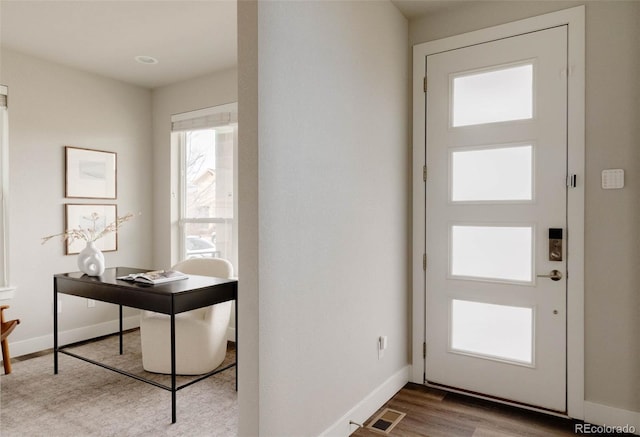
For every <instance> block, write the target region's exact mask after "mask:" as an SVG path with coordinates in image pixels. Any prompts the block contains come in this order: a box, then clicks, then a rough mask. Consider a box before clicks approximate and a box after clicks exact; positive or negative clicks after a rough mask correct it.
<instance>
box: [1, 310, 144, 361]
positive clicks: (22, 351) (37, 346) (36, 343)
mask: <svg viewBox="0 0 640 437" xmlns="http://www.w3.org/2000/svg"><path fill="white" fill-rule="evenodd" d="M122 326H123V329H133V328H137V327H138V326H140V316H138V315H135V316H129V317H125V318H123V319H122ZM114 332H118V320H110V321H108V322H103V323H98V324H96V325H90V326H83V327H81V328H75V329H70V330H68V331H60V332H59V333H58V341H59V342H60V344H61V345H64V344H68V343H74V342H77V341H83V340H88V339H90V338H94V337H100V336H102V335H108V334H113V333H114ZM51 348H53V333H51V334H47V335H43V336H41V337H34V338H28V339H26V340H21V341H16V342H13V343H9V350H10V351H11V356H12V357H14V358H15V357H20V356H22V355H27V354H32V353H35V352H40V351H44V350H47V349H51Z"/></svg>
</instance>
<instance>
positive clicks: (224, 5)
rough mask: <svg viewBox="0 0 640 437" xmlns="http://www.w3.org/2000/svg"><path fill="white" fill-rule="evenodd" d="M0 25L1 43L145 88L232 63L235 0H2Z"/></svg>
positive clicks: (203, 72) (231, 64)
mask: <svg viewBox="0 0 640 437" xmlns="http://www.w3.org/2000/svg"><path fill="white" fill-rule="evenodd" d="M0 25H1V27H0V42H1V44H2V46H3V47H6V48H9V49H12V50H16V51H19V52H23V53H27V54H30V55H33V56H36V57H40V58H43V59H47V60H49V61H52V62H56V63H60V64H64V65H68V66H71V67H74V68H78V69H81V70H85V71H89V72H93V73H97V74H100V75H103V76H107V77H111V78H114V79H117V80H121V81H124V82H128V83H132V84H135V85H139V86H143V87H147V88H155V87H159V86H164V85H168V84H171V83H176V82H179V81H182V80H186V79H190V78H193V77H197V76H202V75H204V74H207V73H210V72H213V71H218V70H223V69H227V68H231V67H234V66H235V65H237V25H236V2H235V0H196V1H190V0H159V1H156V0H147V1H132V0H92V1H86V0H85V1H61V0H37V1H25V0H1V1H0ZM139 55H144V56H151V57H154V58H156V59H157V60H158V61H159V62H158V63H157V64H155V65H147V64H141V63H138V62H136V61H135V59H134V58H135V57H136V56H139Z"/></svg>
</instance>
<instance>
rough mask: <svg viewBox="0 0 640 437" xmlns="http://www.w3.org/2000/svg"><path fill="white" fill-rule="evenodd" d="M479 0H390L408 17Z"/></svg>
mask: <svg viewBox="0 0 640 437" xmlns="http://www.w3.org/2000/svg"><path fill="white" fill-rule="evenodd" d="M476 1H481V0H391V3H393V4H394V5H395V6H396V7H397V8H398V9H399V10H400V12H402V14H403V15H404V16H405V17H407V18H408V19H412V18H416V17H420V16H423V15H428V14H433V13H436V12H440V11H443V10H446V9H451V8H455V7H459V6H463V5H465V4H469V3H473V2H476Z"/></svg>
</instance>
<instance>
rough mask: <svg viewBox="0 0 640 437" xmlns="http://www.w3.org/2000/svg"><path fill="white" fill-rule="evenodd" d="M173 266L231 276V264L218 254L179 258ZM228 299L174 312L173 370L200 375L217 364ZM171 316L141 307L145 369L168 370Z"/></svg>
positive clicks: (224, 342) (224, 341)
mask: <svg viewBox="0 0 640 437" xmlns="http://www.w3.org/2000/svg"><path fill="white" fill-rule="evenodd" d="M173 269H174V270H178V271H180V272H183V273H186V274H187V275H201V276H214V277H217V278H230V277H231V276H233V266H232V265H231V263H230V262H229V261H227V260H224V259H220V258H194V259H188V260H186V261H182V262H180V263H178V264H176V265H175V266H174V267H173ZM230 318H231V302H223V303H219V304H217V305H213V306H210V307H207V308H200V309H197V310H193V311H187V312H184V313H180V314H176V373H177V374H179V375H200V374H203V373H207V372H210V371H212V370H214V369H215V368H216V367H218V366H219V365H220V364H221V363H222V361H224V358H225V356H226V353H227V328H228V326H229V320H230ZM170 325H171V324H170V317H169V316H167V315H165V314H158V313H154V312H151V311H143V313H142V315H141V319H140V338H141V340H142V367H144V369H145V370H146V371H148V372H155V373H165V374H169V373H171V352H170V342H169V338H170V330H171V326H170Z"/></svg>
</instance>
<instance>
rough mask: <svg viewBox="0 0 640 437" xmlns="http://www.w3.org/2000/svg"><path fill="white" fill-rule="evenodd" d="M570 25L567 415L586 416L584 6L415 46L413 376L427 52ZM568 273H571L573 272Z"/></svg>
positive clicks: (419, 306) (421, 331)
mask: <svg viewBox="0 0 640 437" xmlns="http://www.w3.org/2000/svg"><path fill="white" fill-rule="evenodd" d="M562 25H567V27H568V65H569V71H568V72H567V73H568V76H569V78H568V88H567V93H568V96H567V111H568V113H567V146H568V159H567V167H568V173H569V175H576V179H577V183H576V186H575V187H574V188H569V189H568V190H567V226H568V230H569V231H570V235H569V231H568V232H567V234H568V235H567V253H569V254H570V256H569V257H568V262H567V369H571V371H567V415H568V416H570V417H572V418H575V419H583V418H584V195H585V186H584V183H585V132H584V129H585V121H584V120H585V7H584V6H578V7H574V8H570V9H565V10H562V11H558V12H552V13H549V14H544V15H540V16H537V17H532V18H527V19H524V20H519V21H514V22H512V23H507V24H503V25H499V26H495V27H490V28H487V29H482V30H478V31H474V32H469V33H464V34H461V35H456V36H452V37H449V38H444V39H440V40H436V41H430V42H426V43H422V44H417V45H415V46H414V47H413V161H412V162H413V183H412V185H413V223H412V230H413V238H412V245H413V247H412V289H413V300H412V302H413V304H412V320H413V329H412V334H413V336H412V338H413V340H412V363H413V365H412V369H411V373H410V380H411V381H412V382H415V383H418V384H423V383H424V362H425V361H424V358H423V356H422V351H423V343H424V341H425V326H426V320H425V311H424V309H425V272H424V270H423V262H424V259H423V255H424V253H425V227H424V224H425V182H424V181H423V166H424V164H425V147H426V144H425V141H426V138H425V103H426V102H425V98H424V91H423V86H424V76H425V72H426V57H427V56H428V55H432V54H435V53H439V52H443V51H447V50H453V49H458V48H462V47H466V46H470V45H475V44H481V43H485V42H490V41H494V40H497V39H502V38H508V37H512V36H517V35H521V34H524V33H529V32H535V31H539V30H544V29H548V28H551V27H556V26H562ZM569 274H570V275H571V276H570V277H569Z"/></svg>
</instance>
